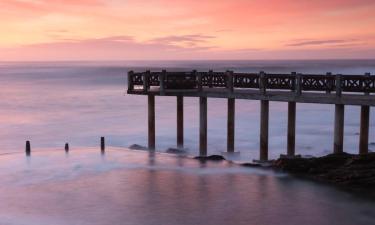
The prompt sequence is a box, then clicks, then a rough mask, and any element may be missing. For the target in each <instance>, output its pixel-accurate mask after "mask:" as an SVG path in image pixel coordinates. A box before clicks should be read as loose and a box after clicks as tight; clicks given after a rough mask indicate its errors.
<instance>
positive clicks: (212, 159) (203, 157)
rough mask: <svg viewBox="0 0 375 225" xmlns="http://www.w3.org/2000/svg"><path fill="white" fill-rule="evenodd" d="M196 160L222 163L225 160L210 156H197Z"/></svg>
mask: <svg viewBox="0 0 375 225" xmlns="http://www.w3.org/2000/svg"><path fill="white" fill-rule="evenodd" d="M194 159H198V160H200V161H222V160H225V158H224V157H223V156H221V155H210V156H196V157H194Z"/></svg>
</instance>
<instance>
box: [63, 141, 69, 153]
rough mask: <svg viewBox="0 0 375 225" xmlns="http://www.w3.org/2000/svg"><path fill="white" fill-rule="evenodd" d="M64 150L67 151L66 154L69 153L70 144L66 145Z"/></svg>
mask: <svg viewBox="0 0 375 225" xmlns="http://www.w3.org/2000/svg"><path fill="white" fill-rule="evenodd" d="M64 149H65V152H69V143H65V147H64Z"/></svg>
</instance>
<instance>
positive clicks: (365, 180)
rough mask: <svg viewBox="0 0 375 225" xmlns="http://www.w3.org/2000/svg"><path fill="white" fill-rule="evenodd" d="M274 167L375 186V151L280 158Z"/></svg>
mask: <svg viewBox="0 0 375 225" xmlns="http://www.w3.org/2000/svg"><path fill="white" fill-rule="evenodd" d="M272 166H273V168H276V169H281V170H283V171H287V172H290V173H294V174H299V175H306V176H307V177H311V178H314V179H318V180H322V181H328V182H332V183H336V184H340V185H345V186H351V187H368V186H370V187H375V153H369V154H365V155H352V154H347V153H342V154H330V155H327V156H323V157H315V158H308V159H306V158H280V159H278V160H276V161H275V162H274V163H273V165H272Z"/></svg>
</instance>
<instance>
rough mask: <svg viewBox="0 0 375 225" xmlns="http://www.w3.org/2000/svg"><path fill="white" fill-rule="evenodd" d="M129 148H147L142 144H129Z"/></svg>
mask: <svg viewBox="0 0 375 225" xmlns="http://www.w3.org/2000/svg"><path fill="white" fill-rule="evenodd" d="M129 149H133V150H148V148H147V147H145V146H142V145H137V144H132V145H130V146H129Z"/></svg>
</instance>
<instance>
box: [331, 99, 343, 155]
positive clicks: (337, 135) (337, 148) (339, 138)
mask: <svg viewBox="0 0 375 225" xmlns="http://www.w3.org/2000/svg"><path fill="white" fill-rule="evenodd" d="M343 146H344V105H342V104H336V105H335V129H334V143H333V152H334V153H342V152H343Z"/></svg>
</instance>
